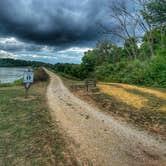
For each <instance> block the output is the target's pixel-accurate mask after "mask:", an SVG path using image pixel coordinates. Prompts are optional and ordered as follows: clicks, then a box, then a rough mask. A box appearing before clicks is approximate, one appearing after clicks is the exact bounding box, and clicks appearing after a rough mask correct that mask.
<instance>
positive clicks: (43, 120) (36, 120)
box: [0, 82, 67, 166]
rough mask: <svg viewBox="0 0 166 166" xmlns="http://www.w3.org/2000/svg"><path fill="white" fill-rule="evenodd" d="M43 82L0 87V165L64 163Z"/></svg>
mask: <svg viewBox="0 0 166 166" xmlns="http://www.w3.org/2000/svg"><path fill="white" fill-rule="evenodd" d="M46 87H47V83H46V82H43V83H37V84H35V85H33V86H32V87H31V89H30V91H29V97H28V98H25V89H24V88H23V87H22V86H17V87H16V88H15V87H13V88H0V165H1V166H11V165H17V166H22V165H35V166H36V165H43V166H46V165H65V163H66V162H67V161H66V160H65V158H64V155H63V152H64V151H65V143H64V140H63V138H62V135H61V134H60V132H59V128H58V126H57V125H56V124H52V122H51V117H50V115H49V111H48V108H47V104H46V98H45V92H46Z"/></svg>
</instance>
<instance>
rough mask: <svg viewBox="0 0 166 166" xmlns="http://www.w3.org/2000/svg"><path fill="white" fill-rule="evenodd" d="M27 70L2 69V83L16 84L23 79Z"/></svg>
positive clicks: (0, 68) (0, 69)
mask: <svg viewBox="0 0 166 166" xmlns="http://www.w3.org/2000/svg"><path fill="white" fill-rule="evenodd" d="M25 70H26V69H25V68H14V67H12V68H9V67H0V83H9V82H14V81H15V80H18V79H20V78H22V77H23V73H24V71H25Z"/></svg>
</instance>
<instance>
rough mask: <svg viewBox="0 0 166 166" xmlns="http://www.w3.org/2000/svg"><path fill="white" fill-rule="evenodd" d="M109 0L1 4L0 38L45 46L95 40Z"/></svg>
mask: <svg viewBox="0 0 166 166" xmlns="http://www.w3.org/2000/svg"><path fill="white" fill-rule="evenodd" d="M108 2H110V0H70V1H66V0H17V1H14V0H1V1H0V34H1V36H14V37H17V38H19V39H22V40H24V41H26V42H27V41H32V42H35V43H39V44H48V45H64V46H65V45H68V44H71V45H72V44H79V43H85V42H86V41H94V40H97V39H98V38H99V37H100V36H101V33H100V32H99V29H98V26H97V23H98V22H100V21H101V20H104V18H105V17H106V15H107V6H108Z"/></svg>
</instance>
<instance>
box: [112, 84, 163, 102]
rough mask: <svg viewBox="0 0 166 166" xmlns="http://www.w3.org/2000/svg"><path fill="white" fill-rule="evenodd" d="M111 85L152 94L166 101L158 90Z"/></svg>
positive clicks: (126, 85)
mask: <svg viewBox="0 0 166 166" xmlns="http://www.w3.org/2000/svg"><path fill="white" fill-rule="evenodd" d="M111 84H112V85H120V86H121V87H123V88H127V89H135V90H139V91H141V92H144V93H149V94H152V95H154V96H156V97H158V98H160V99H162V100H166V93H164V92H161V91H158V90H154V89H149V88H142V87H138V86H135V85H128V84H120V83H111ZM111 84H110V85H111Z"/></svg>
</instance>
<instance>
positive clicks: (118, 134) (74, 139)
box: [47, 71, 166, 166]
mask: <svg viewBox="0 0 166 166" xmlns="http://www.w3.org/2000/svg"><path fill="white" fill-rule="evenodd" d="M47 72H48V74H49V75H50V84H49V86H48V89H47V98H48V104H49V106H50V109H51V115H52V117H53V119H54V120H55V121H56V122H59V124H60V126H61V127H62V129H63V131H64V132H65V133H66V135H67V138H70V142H71V148H72V149H73V153H74V155H75V157H76V158H77V160H78V161H79V163H80V165H95V166H101V165H102V166H121V165H123V166H133V165H134V166H140V165H141V166H164V165H165V162H166V153H165V152H166V144H165V142H162V141H159V140H156V139H155V138H154V137H153V136H151V135H149V134H148V133H147V132H145V131H139V130H137V129H136V128H133V127H131V126H129V125H127V124H126V123H123V122H119V121H117V120H115V119H114V118H112V117H111V116H110V115H109V114H107V113H104V112H102V111H100V110H99V109H98V108H96V107H92V106H90V105H89V104H87V103H85V102H84V101H82V100H80V99H79V98H77V97H76V96H74V95H73V94H72V93H71V92H70V91H69V90H68V89H67V88H66V87H65V86H64V84H63V82H62V80H61V79H60V78H59V77H58V76H56V75H55V74H54V73H52V72H50V71H47Z"/></svg>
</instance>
